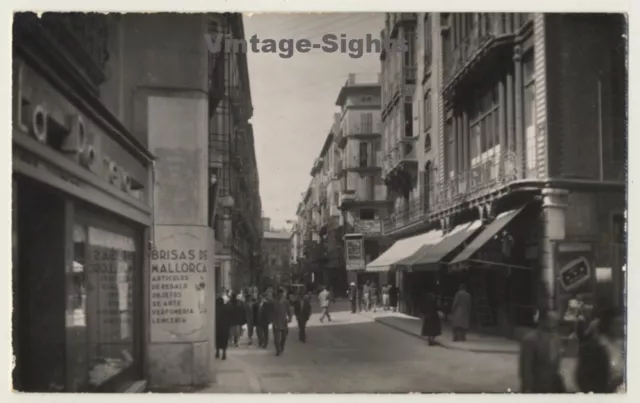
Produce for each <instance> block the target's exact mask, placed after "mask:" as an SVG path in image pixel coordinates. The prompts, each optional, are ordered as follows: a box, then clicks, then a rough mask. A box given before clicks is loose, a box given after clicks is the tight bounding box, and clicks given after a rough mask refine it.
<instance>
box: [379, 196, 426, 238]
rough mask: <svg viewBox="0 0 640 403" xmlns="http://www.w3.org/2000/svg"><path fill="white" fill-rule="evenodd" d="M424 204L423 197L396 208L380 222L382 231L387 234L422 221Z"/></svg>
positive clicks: (424, 212)
mask: <svg viewBox="0 0 640 403" xmlns="http://www.w3.org/2000/svg"><path fill="white" fill-rule="evenodd" d="M424 206H425V204H424V201H423V199H422V198H417V199H413V200H410V201H409V202H408V203H406V204H405V205H404V206H403V207H401V208H399V209H396V210H395V211H394V212H393V213H391V214H390V215H389V217H388V218H387V219H386V220H384V221H383V222H382V231H383V233H384V234H389V233H391V232H393V231H396V230H398V229H401V228H405V227H408V226H410V225H413V224H418V223H420V222H422V220H423V219H424V218H425V216H426V213H427V212H426V211H425V207H424Z"/></svg>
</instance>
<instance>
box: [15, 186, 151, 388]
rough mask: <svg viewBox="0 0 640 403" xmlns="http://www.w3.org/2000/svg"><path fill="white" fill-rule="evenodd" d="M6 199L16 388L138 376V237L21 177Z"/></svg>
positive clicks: (114, 384)
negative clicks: (9, 223) (10, 199)
mask: <svg viewBox="0 0 640 403" xmlns="http://www.w3.org/2000/svg"><path fill="white" fill-rule="evenodd" d="M13 196H14V214H13V219H14V223H13V231H14V234H13V235H14V236H13V238H14V245H13V246H14V259H13V260H14V266H13V288H14V295H15V299H14V307H15V312H14V318H13V320H14V322H13V323H14V330H13V331H14V341H15V343H16V344H15V346H14V348H15V351H16V369H15V372H14V382H15V383H14V385H15V389H17V390H21V391H29V392H56V391H57V392H83V391H92V392H115V391H119V390H121V389H123V388H125V387H127V386H128V385H130V384H131V383H132V382H134V381H137V380H140V379H142V378H143V377H142V334H143V333H142V330H143V325H142V324H143V323H144V317H143V315H142V313H143V301H144V299H143V298H144V295H145V292H144V290H143V288H142V267H143V254H142V253H143V252H142V230H141V229H140V228H138V227H137V226H135V225H132V224H128V223H126V222H125V221H124V220H119V219H118V218H117V217H113V216H111V215H108V214H107V213H106V212H103V211H100V210H97V209H95V208H92V207H91V206H88V205H85V204H84V203H81V202H79V201H76V200H74V199H72V198H70V197H68V196H66V195H64V194H63V193H59V192H57V191H55V190H52V189H50V188H48V187H47V186H45V185H42V184H40V183H38V182H35V181H32V180H29V179H26V178H22V177H18V178H16V179H15V183H14V195H13Z"/></svg>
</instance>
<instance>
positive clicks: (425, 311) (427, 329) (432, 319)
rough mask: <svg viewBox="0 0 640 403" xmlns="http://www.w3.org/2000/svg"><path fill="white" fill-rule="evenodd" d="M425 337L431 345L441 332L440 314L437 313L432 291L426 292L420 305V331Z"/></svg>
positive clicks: (436, 304)
mask: <svg viewBox="0 0 640 403" xmlns="http://www.w3.org/2000/svg"><path fill="white" fill-rule="evenodd" d="M421 334H422V336H423V337H427V340H428V341H429V345H430V346H433V345H434V344H435V340H436V337H437V336H440V335H441V334H442V326H441V325H440V316H439V315H438V303H437V302H436V297H435V295H434V294H433V293H428V294H427V296H426V298H425V300H424V304H423V306H422V332H421Z"/></svg>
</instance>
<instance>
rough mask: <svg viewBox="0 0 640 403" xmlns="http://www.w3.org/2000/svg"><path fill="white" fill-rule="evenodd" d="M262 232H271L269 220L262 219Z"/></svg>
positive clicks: (266, 218)
mask: <svg viewBox="0 0 640 403" xmlns="http://www.w3.org/2000/svg"><path fill="white" fill-rule="evenodd" d="M262 230H263V231H271V218H268V217H262Z"/></svg>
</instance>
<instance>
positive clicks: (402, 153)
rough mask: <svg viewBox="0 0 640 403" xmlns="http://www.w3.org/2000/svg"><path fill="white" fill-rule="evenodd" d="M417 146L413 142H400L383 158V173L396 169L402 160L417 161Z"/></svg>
mask: <svg viewBox="0 0 640 403" xmlns="http://www.w3.org/2000/svg"><path fill="white" fill-rule="evenodd" d="M417 161H418V160H417V154H416V147H415V145H414V144H412V143H398V144H397V145H396V146H395V147H393V148H392V149H391V150H390V151H389V153H387V155H386V156H385V157H384V159H383V165H382V171H383V175H386V174H388V173H389V172H391V171H392V170H393V169H395V168H396V167H397V166H398V164H400V163H401V162H417Z"/></svg>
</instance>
